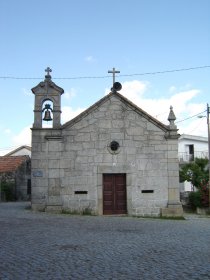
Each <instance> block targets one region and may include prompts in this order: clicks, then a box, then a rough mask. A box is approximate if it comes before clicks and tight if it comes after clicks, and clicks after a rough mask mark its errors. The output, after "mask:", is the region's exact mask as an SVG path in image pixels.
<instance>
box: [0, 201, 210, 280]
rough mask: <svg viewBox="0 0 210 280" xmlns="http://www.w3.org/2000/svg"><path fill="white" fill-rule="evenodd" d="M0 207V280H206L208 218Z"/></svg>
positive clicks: (209, 252)
mask: <svg viewBox="0 0 210 280" xmlns="http://www.w3.org/2000/svg"><path fill="white" fill-rule="evenodd" d="M26 205H27V204H26V203H0V279H1V280H4V279H8V280H13V279H15V280H16V279H17V280H19V279H20V280H25V279H37V280H42V279H45V280H46V279H50V280H51V279H62V280H63V279H64V280H65V279H75V280H79V279H106V280H107V279H108V280H109V279H117V280H120V279H126V280H127V279H128V280H130V279H131V280H133V279H140V280H142V279H148V280H153V279H161V280H162V279H164V280H170V279H173V280H174V279H179V280H183V279H190V280H191V279H197V280H207V279H208V280H209V279H210V219H208V218H197V217H196V216H193V217H190V218H188V219H187V220H185V221H172V220H159V219H138V218H129V217H92V216H69V215H56V214H47V213H34V212H32V211H30V210H26V209H25V206H26Z"/></svg>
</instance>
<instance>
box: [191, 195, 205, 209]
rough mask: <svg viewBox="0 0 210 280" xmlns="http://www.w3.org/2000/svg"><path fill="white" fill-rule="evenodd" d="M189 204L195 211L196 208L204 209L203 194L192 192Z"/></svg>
mask: <svg viewBox="0 0 210 280" xmlns="http://www.w3.org/2000/svg"><path fill="white" fill-rule="evenodd" d="M189 202H190V205H191V207H192V208H193V209H196V207H202V202H201V193H200V192H199V191H196V192H191V193H190V195H189Z"/></svg>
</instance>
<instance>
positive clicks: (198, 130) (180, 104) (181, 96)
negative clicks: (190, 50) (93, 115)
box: [105, 80, 207, 136]
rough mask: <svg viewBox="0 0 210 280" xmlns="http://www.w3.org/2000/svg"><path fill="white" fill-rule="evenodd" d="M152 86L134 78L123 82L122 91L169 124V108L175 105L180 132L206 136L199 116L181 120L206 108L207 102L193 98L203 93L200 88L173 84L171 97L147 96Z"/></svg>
mask: <svg viewBox="0 0 210 280" xmlns="http://www.w3.org/2000/svg"><path fill="white" fill-rule="evenodd" d="M150 88H151V86H150V84H149V83H148V82H145V81H138V80H134V81H129V82H125V83H122V90H121V91H120V93H121V94H122V95H124V96H125V97H126V98H128V99H129V100H131V101H132V102H133V103H135V104H136V105H137V106H139V107H140V108H142V109H143V110H144V111H146V112H148V113H149V114H150V115H151V116H153V117H155V118H157V119H158V120H159V121H161V122H163V123H164V124H167V125H168V124H169V123H168V120H167V119H168V114H169V108H170V106H173V109H174V113H175V115H176V118H177V120H176V121H177V127H178V129H179V133H186V134H193V135H201V136H202V135H203V136H206V130H207V128H206V125H205V124H204V123H203V122H201V123H200V125H199V120H198V118H196V117H195V118H191V119H189V121H187V120H186V121H183V122H179V121H180V120H184V119H186V118H188V117H190V116H193V115H196V114H198V113H199V112H202V111H204V110H205V106H206V105H205V104H203V103H195V102H193V99H194V98H195V97H196V96H198V95H199V94H200V93H201V91H200V90H199V89H192V88H191V89H190V88H189V85H187V86H185V87H183V88H185V90H183V88H182V90H181V91H179V90H178V89H177V88H176V87H175V86H171V87H170V88H169V89H168V92H169V93H170V95H169V97H162V98H147V97H146V96H145V94H146V93H147V92H149V90H150ZM109 92H110V90H108V89H106V90H105V94H108V93H109Z"/></svg>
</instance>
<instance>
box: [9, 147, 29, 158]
mask: <svg viewBox="0 0 210 280" xmlns="http://www.w3.org/2000/svg"><path fill="white" fill-rule="evenodd" d="M24 149H26V150H28V151H29V152H31V147H29V146H26V145H24V146H21V147H19V148H17V149H15V150H12V151H11V152H9V153H7V154H6V155H4V156H5V157H7V156H13V155H14V154H15V153H17V152H19V151H21V150H24Z"/></svg>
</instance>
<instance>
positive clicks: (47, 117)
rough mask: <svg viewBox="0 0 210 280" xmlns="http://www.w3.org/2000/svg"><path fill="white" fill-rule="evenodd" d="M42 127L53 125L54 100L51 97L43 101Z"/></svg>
mask: <svg viewBox="0 0 210 280" xmlns="http://www.w3.org/2000/svg"><path fill="white" fill-rule="evenodd" d="M42 127H43V128H52V127H53V101H52V100H51V99H49V98H47V99H44V100H43V102H42Z"/></svg>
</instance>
